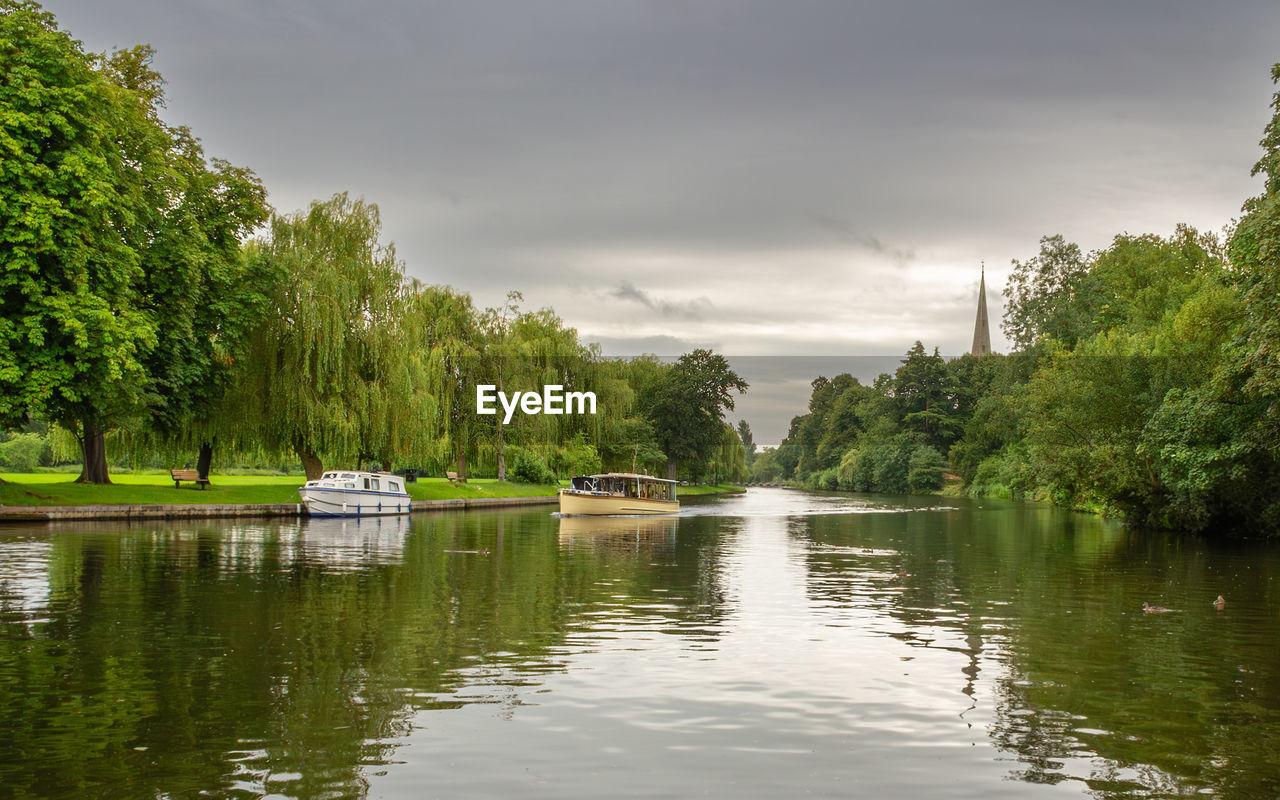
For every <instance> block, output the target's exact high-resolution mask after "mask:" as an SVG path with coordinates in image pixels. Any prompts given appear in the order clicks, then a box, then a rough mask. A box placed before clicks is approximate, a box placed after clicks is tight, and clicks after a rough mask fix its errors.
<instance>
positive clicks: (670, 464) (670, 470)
mask: <svg viewBox="0 0 1280 800" xmlns="http://www.w3.org/2000/svg"><path fill="white" fill-rule="evenodd" d="M675 479H676V460H675V459H674V458H668V459H667V480H669V481H674V480H675Z"/></svg>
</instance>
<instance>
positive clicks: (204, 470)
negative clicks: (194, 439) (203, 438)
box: [196, 442, 213, 481]
mask: <svg viewBox="0 0 1280 800" xmlns="http://www.w3.org/2000/svg"><path fill="white" fill-rule="evenodd" d="M212 463H213V443H212V442H201V443H200V455H198V456H196V474H197V475H199V476H200V478H201V479H202V480H206V481H207V480H209V466H210V465H211V464H212Z"/></svg>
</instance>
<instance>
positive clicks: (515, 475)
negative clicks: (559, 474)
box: [511, 450, 557, 483]
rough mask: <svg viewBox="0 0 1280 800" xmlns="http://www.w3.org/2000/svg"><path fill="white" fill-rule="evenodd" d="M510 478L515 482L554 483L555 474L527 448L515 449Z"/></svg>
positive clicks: (555, 479)
mask: <svg viewBox="0 0 1280 800" xmlns="http://www.w3.org/2000/svg"><path fill="white" fill-rule="evenodd" d="M511 480H513V481H515V482H516V483H555V482H556V481H557V478H556V474H555V473H554V472H552V471H551V468H550V467H548V466H547V465H546V464H544V463H542V459H540V458H538V457H537V456H535V455H534V454H533V453H530V452H529V451H528V450H516V452H515V453H514V458H513V459H512V465H511Z"/></svg>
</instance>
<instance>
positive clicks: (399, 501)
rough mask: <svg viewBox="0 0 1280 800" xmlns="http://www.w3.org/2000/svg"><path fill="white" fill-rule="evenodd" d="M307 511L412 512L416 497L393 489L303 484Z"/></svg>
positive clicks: (347, 513) (333, 514) (334, 514)
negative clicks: (328, 486) (412, 497)
mask: <svg viewBox="0 0 1280 800" xmlns="http://www.w3.org/2000/svg"><path fill="white" fill-rule="evenodd" d="M298 495H299V496H300V497H301V498H302V504H303V505H305V506H306V507H307V513H308V514H310V515H311V516H313V517H376V516H386V515H388V514H408V513H409V511H410V510H411V506H412V501H411V500H410V499H409V495H407V494H395V493H393V492H364V491H343V490H341V489H324V488H315V487H303V488H302V489H299V490H298Z"/></svg>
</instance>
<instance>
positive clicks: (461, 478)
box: [458, 447, 467, 483]
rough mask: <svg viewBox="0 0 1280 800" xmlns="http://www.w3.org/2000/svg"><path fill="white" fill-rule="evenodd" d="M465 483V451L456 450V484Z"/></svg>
mask: <svg viewBox="0 0 1280 800" xmlns="http://www.w3.org/2000/svg"><path fill="white" fill-rule="evenodd" d="M466 482H467V451H466V450H463V449H462V448H461V447H459V448H458V483H466Z"/></svg>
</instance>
